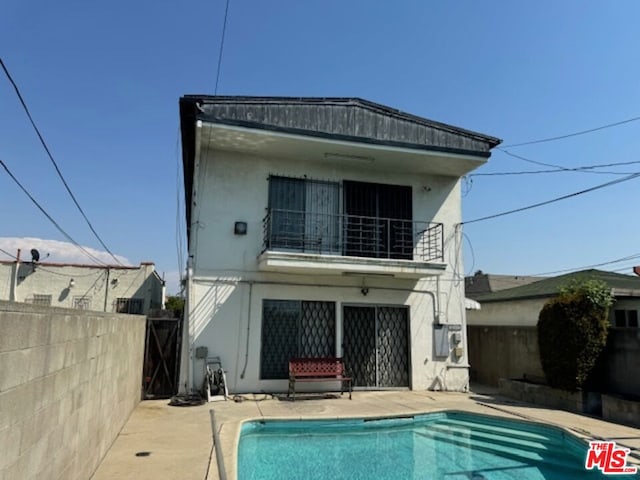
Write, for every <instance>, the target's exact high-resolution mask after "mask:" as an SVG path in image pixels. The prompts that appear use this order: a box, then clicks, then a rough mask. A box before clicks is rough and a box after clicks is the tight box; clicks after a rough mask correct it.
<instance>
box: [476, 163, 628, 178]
mask: <svg viewBox="0 0 640 480" xmlns="http://www.w3.org/2000/svg"><path fill="white" fill-rule="evenodd" d="M638 163H640V160H635V161H632V162H617V163H603V164H600V165H585V166H582V167H573V168H555V169H553V170H529V171H518V172H492V173H471V174H469V175H467V176H468V177H491V176H502V175H534V174H540V173H557V172H584V173H601V174H608V175H631V174H633V173H635V172H588V171H587V170H592V169H594V168H606V167H619V166H622V165H633V164H638Z"/></svg>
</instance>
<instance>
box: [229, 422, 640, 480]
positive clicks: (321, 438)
mask: <svg viewBox="0 0 640 480" xmlns="http://www.w3.org/2000/svg"><path fill="white" fill-rule="evenodd" d="M238 448H239V451H238V480H275V479H281V480H285V479H296V480H314V479H317V480H320V479H331V480H333V479H371V480H387V479H389V480H396V479H398V480H400V479H416V480H417V479H430V480H437V479H447V480H506V479H519V480H534V479H550V480H573V479H597V478H607V477H608V478H615V479H618V480H622V479H624V480H627V479H630V478H638V477H636V476H629V475H614V476H605V475H602V474H600V473H599V472H597V471H587V470H585V469H584V460H585V455H586V450H587V447H586V445H585V444H584V443H583V442H581V441H580V440H578V439H577V438H575V437H573V436H571V435H569V434H567V433H565V432H564V431H562V430H560V429H557V428H553V427H548V426H544V425H539V424H532V423H528V422H519V421H512V420H507V419H501V418H494V417H488V416H483V415H473V414H469V413H463V412H446V413H434V414H425V415H418V416H415V417H409V418H395V419H382V420H371V421H367V420H362V419H359V420H337V421H325V420H313V421H267V422H249V423H246V424H244V425H243V428H242V431H241V435H240V444H239V447H238Z"/></svg>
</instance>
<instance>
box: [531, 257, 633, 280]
mask: <svg viewBox="0 0 640 480" xmlns="http://www.w3.org/2000/svg"><path fill="white" fill-rule="evenodd" d="M636 258H640V253H634V254H631V255H627V256H626V257H621V258H616V259H615V260H609V261H607V262H601V263H594V264H592V265H583V266H581V267H574V268H565V269H563V270H554V271H552V272H543V273H534V274H531V276H534V277H543V276H546V275H556V274H558V273H568V272H575V271H578V270H585V269H587V268H596V267H604V266H606V265H611V264H614V263H620V262H626V261H628V260H633V259H636ZM625 268H626V267H625Z"/></svg>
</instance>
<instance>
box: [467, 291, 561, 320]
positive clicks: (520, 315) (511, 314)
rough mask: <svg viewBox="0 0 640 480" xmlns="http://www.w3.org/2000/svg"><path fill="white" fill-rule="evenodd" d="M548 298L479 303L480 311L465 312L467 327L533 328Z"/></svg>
mask: <svg viewBox="0 0 640 480" xmlns="http://www.w3.org/2000/svg"><path fill="white" fill-rule="evenodd" d="M548 300H549V299H548V298H534V299H528V300H513V301H510V302H487V303H482V302H480V305H481V307H482V308H481V309H480V310H469V311H468V312H467V323H468V324H469V325H497V326H512V327H535V326H536V325H537V324H538V316H539V315H540V310H542V307H543V306H544V304H545V303H546V302H547V301H548Z"/></svg>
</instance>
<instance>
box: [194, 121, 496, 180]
mask: <svg viewBox="0 0 640 480" xmlns="http://www.w3.org/2000/svg"><path fill="white" fill-rule="evenodd" d="M201 125H202V126H201V128H202V134H201V138H202V139H203V145H202V146H203V147H205V144H206V147H205V148H207V147H208V148H210V149H214V150H222V151H229V152H239V153H246V154H249V155H259V156H261V157H266V158H269V157H274V158H283V159H286V158H290V159H295V160H298V161H308V162H322V163H326V164H327V165H330V164H336V163H338V164H345V163H347V164H351V165H358V164H359V165H362V166H366V168H367V169H373V170H381V171H385V170H393V171H395V172H408V173H418V174H431V175H444V176H453V177H460V176H462V175H465V174H467V173H468V172H470V171H472V170H474V169H476V168H478V167H479V166H481V165H483V164H484V163H485V162H486V161H487V158H486V157H480V156H473V155H464V154H456V153H448V152H440V151H432V150H425V149H418V148H407V147H397V146H389V145H379V144H370V143H360V142H355V141H344V140H333V139H329V138H319V137H313V136H304V135H299V134H291V133H282V132H275V131H271V130H263V129H252V128H247V127H238V126H232V125H225V124H216V123H204V122H203V123H202V124H201Z"/></svg>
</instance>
